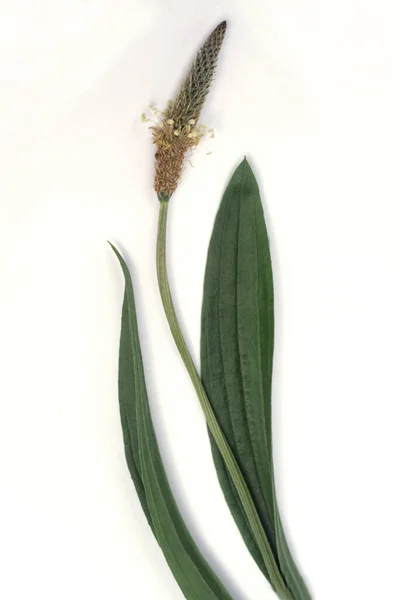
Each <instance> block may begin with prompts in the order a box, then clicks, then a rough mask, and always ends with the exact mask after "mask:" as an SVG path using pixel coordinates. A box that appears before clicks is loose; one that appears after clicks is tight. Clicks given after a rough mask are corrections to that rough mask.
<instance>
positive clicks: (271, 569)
mask: <svg viewBox="0 0 400 600" xmlns="http://www.w3.org/2000/svg"><path fill="white" fill-rule="evenodd" d="M159 200H160V212H159V220H158V233H157V278H158V287H159V290H160V295H161V300H162V304H163V307H164V311H165V315H166V317H167V321H168V324H169V326H170V329H171V333H172V337H173V338H174V340H175V344H176V347H177V349H178V351H179V354H180V355H181V357H182V360H183V362H184V364H185V367H186V369H187V371H188V373H189V376H190V379H191V380H192V383H193V385H194V388H195V390H196V393H197V396H198V398H199V401H200V404H201V407H202V409H203V412H204V415H205V418H206V422H207V425H208V427H209V429H210V432H211V434H212V436H213V438H214V440H215V442H216V444H217V447H218V450H219V451H220V453H221V455H222V457H223V459H224V461H225V464H226V467H227V469H228V472H229V475H230V476H231V478H232V481H233V484H234V486H235V488H236V491H237V493H238V496H239V498H240V501H241V503H242V506H243V510H244V512H245V514H246V517H247V519H248V522H249V525H250V528H251V531H252V533H253V536H254V538H255V541H256V543H257V546H258V548H259V550H260V553H261V555H262V558H263V561H264V564H265V567H266V569H267V572H268V574H269V577H270V580H271V585H272V587H273V589H274V590H275V592H276V594H277V595H278V597H279V598H280V599H281V600H293V596H292V595H291V593H290V591H289V589H288V587H287V585H286V583H285V581H284V579H283V577H282V574H281V572H280V569H279V567H278V565H277V563H276V560H275V557H274V554H273V552H272V550H271V547H270V544H269V541H268V538H267V536H266V533H265V531H264V528H263V526H262V523H261V521H260V517H259V515H258V512H257V509H256V507H255V505H254V502H253V499H252V497H251V494H250V491H249V489H248V487H247V484H246V482H245V480H244V477H243V475H242V472H241V470H240V467H239V465H238V463H237V461H236V458H235V456H234V454H233V453H232V450H231V448H230V446H229V444H228V442H227V440H226V437H225V435H224V433H223V431H222V429H221V427H220V426H219V423H218V421H217V418H216V416H215V414H214V411H213V408H212V406H211V404H210V401H209V399H208V396H207V394H206V391H205V389H204V386H203V384H202V381H201V379H200V376H199V374H198V372H197V369H196V367H195V364H194V362H193V359H192V357H191V355H190V352H189V349H188V347H187V344H186V342H185V339H184V337H183V334H182V331H181V328H180V326H179V322H178V318H177V315H176V312H175V308H174V304H173V300H172V295H171V290H170V286H169V282H168V271H167V258H166V242H167V217H168V205H169V198H166V197H164V198H159Z"/></svg>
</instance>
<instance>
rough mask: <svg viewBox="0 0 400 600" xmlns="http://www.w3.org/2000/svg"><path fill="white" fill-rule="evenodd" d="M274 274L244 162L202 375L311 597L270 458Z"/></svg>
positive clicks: (209, 300) (228, 485) (304, 596)
mask: <svg viewBox="0 0 400 600" xmlns="http://www.w3.org/2000/svg"><path fill="white" fill-rule="evenodd" d="M273 350H274V299H273V279H272V266H271V258H270V250H269V243H268V235H267V230H266V226H265V221H264V214H263V208H262V203H261V199H260V194H259V189H258V185H257V182H256V179H255V177H254V174H253V172H252V170H251V168H250V165H249V163H248V162H247V160H246V159H244V161H243V162H242V163H241V164H240V165H239V167H238V168H237V170H236V171H235V173H234V174H233V176H232V179H231V181H230V183H229V185H228V187H227V189H226V191H225V194H224V196H223V199H222V202H221V206H220V209H219V211H218V214H217V217H216V221H215V225H214V230H213V234H212V237H211V241H210V247H209V252H208V259H207V267H206V274H205V282H204V298H203V310H202V338H201V367H202V378H203V382H204V385H205V387H206V390H207V393H208V396H209V398H210V401H211V403H212V405H213V408H214V411H215V413H216V416H217V419H218V421H219V423H220V425H221V427H222V429H223V431H224V433H225V435H226V437H227V439H228V442H229V444H230V446H231V448H232V450H233V452H234V454H235V457H236V460H237V461H238V463H239V466H240V467H241V470H242V473H243V475H244V477H245V479H246V482H247V484H248V486H249V489H250V492H251V495H252V497H253V500H254V503H255V505H256V507H257V511H258V513H259V516H260V520H261V522H262V524H263V527H264V529H265V532H266V535H267V537H268V539H269V542H270V546H271V548H272V550H273V552H274V555H275V558H276V560H277V562H278V565H279V567H280V570H281V573H282V575H283V577H284V579H285V581H286V583H287V585H288V587H289V589H290V591H291V593H292V595H293V598H294V600H309V598H310V594H309V592H308V590H307V588H306V586H305V584H304V582H303V580H302V578H301V576H300V574H299V572H298V570H297V568H296V566H295V563H294V561H293V559H292V557H291V554H290V551H289V548H288V546H287V543H286V540H285V536H284V533H283V528H282V524H281V520H280V517H279V512H278V508H277V502H276V493H275V485H274V474H273V459H272V431H271V382H272V361H273ZM211 445H212V451H213V456H214V461H215V465H216V469H217V472H218V476H219V480H220V484H221V487H222V489H223V492H224V494H225V497H226V500H227V503H228V505H229V507H230V509H231V512H232V514H233V517H234V518H235V520H236V523H237V526H238V528H239V529H240V531H241V533H242V536H243V539H244V541H245V543H246V544H247V546H248V548H249V550H250V552H251V554H252V555H253V557H254V559H255V560H256V562H257V564H258V565H259V567H260V568H261V570H262V571H263V573H264V574H265V575H266V576H267V573H266V570H265V567H264V565H263V562H262V559H261V555H260V552H259V550H258V548H257V544H256V542H255V540H254V537H253V535H252V533H251V531H250V528H249V526H248V523H247V521H246V519H245V517H244V514H243V510H242V507H241V504H240V502H239V500H238V497H237V494H236V492H235V491H234V488H233V486H232V482H231V480H230V477H229V475H228V473H227V471H226V468H225V466H224V462H223V460H222V458H221V455H220V453H219V451H218V449H217V447H216V445H215V442H214V441H213V440H212V439H211Z"/></svg>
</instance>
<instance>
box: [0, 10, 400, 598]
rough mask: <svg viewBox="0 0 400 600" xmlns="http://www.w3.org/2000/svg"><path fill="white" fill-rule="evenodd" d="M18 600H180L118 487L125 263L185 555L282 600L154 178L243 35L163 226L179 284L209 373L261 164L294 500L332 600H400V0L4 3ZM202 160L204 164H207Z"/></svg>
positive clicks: (283, 450)
mask: <svg viewBox="0 0 400 600" xmlns="http://www.w3.org/2000/svg"><path fill="white" fill-rule="evenodd" d="M0 7H1V8H0V56H1V58H0V61H1V65H0V77H1V94H0V107H1V115H0V168H1V177H0V188H1V190H0V192H1V194H0V197H1V200H0V203H1V204H0V261H1V262H0V277H1V279H0V281H1V293H0V304H1V310H0V320H1V321H0V332H1V333H0V352H1V358H0V360H1V362H0V364H1V378H0V396H1V414H0V478H1V490H0V553H1V555H2V556H1V571H2V576H1V579H0V596H1V597H2V598H4V600H22V599H23V600H25V599H26V598H32V599H36V598H37V599H39V598H40V600H50V599H51V600H53V599H54V598H57V600H67V599H68V600H70V599H71V598H74V599H75V600H89V599H92V598H93V599H96V600H111V599H112V600H128V599H132V598H137V599H140V600H155V599H156V598H157V599H158V598H162V599H163V600H174V599H178V598H181V597H182V595H181V592H180V590H179V589H178V587H177V585H176V584H175V581H174V579H173V577H172V576H171V574H170V572H169V570H168V567H167V565H166V563H165V561H164V558H163V556H162V553H161V551H160V550H159V548H158V546H157V545H156V542H155V541H154V539H153V538H152V535H151V533H150V530H149V529H148V526H147V524H146V522H145V518H144V516H143V514H142V512H141V509H140V506H139V502H138V500H137V498H136V495H135V490H134V488H133V485H132V484H131V481H130V479H129V475H128V472H127V469H126V466H125V460H124V455H123V447H122V440H121V431H120V424H119V415H118V404H117V352H118V338H119V321H120V311H121V301H122V294H123V281H122V277H121V273H120V269H119V266H118V264H117V262H116V260H115V258H114V257H113V256H112V253H111V251H110V249H109V247H108V246H107V243H106V240H107V239H110V240H112V241H113V242H114V243H116V244H117V245H118V247H119V248H120V249H121V250H123V252H124V254H125V256H126V257H127V258H129V264H130V266H131V267H132V272H133V277H134V284H135V288H136V296H137V305H138V316H139V321H140V333H141V339H142V344H143V353H144V359H145V365H146V374H147V380H148V388H149V394H150V399H151V405H152V410H153V415H154V420H155V424H156V429H157V434H158V437H159V441H160V446H161V449H162V454H163V457H164V458H165V462H166V465H167V468H168V473H169V476H170V480H171V484H172V487H173V490H174V492H175V493H176V496H177V499H178V502H179V506H180V508H181V510H182V513H183V514H184V516H185V519H186V521H187V523H188V525H189V528H190V530H191V532H192V533H193V536H194V537H195V539H196V541H197V542H198V544H199V546H200V547H201V549H202V551H203V552H204V554H205V555H206V557H207V558H208V559H209V561H210V562H211V564H212V565H213V567H214V568H215V570H216V571H217V572H218V574H219V575H220V576H221V578H222V579H223V581H224V582H225V584H226V585H227V586H228V588H229V590H230V591H231V593H232V595H233V597H234V598H235V600H260V599H261V598H265V599H266V598H273V594H272V592H271V591H270V588H269V586H268V584H267V583H266V582H265V580H264V579H263V577H262V576H261V575H260V573H259V572H258V570H257V567H256V566H255V565H254V563H253V562H252V560H251V558H250V557H249V555H248V553H247V551H246V549H245V547H244V545H243V543H242V541H241V538H240V535H239V534H238V532H237V530H236V527H235V525H234V523H233V521H232V519H231V517H230V514H229V511H228V509H227V508H226V505H225V503H224V500H223V497H222V494H221V491H220V489H219V486H218V483H217V479H216V475H215V472H214V468H213V463H212V459H211V455H210V450H209V443H208V439H207V434H206V429H205V425H204V421H203V417H202V413H201V410H200V408H199V405H198V402H197V399H196V397H195V394H194V392H193V390H192V388H191V385H190V383H189V381H188V377H187V375H186V373H185V371H184V369H183V367H182V365H181V362H180V360H179V359H178V356H177V353H176V351H175V348H174V346H173V343H172V340H171V337H170V334H169V330H168V328H167V325H166V322H165V319H164V316H163V314H162V310H161V305H160V300H159V297H158V292H157V287H156V277H155V267H154V247H155V233H156V219H157V209H158V206H157V200H156V198H155V196H154V194H153V192H152V172H153V153H154V149H153V147H152V144H151V139H150V134H149V131H148V129H147V127H146V125H142V124H141V123H140V122H139V120H140V119H139V117H140V114H141V113H142V112H143V110H145V108H146V105H148V104H149V103H156V104H157V105H158V106H160V107H161V108H162V107H163V105H164V104H165V103H166V102H167V100H168V99H169V98H170V97H171V96H172V95H173V93H174V91H175V90H176V88H177V86H178V84H179V80H180V78H181V76H182V74H183V72H184V70H185V68H186V67H187V65H188V64H189V62H190V60H191V58H192V57H193V54H194V52H195V50H196V49H197V48H198V46H199V45H200V43H201V42H202V41H203V40H204V37H205V35H206V34H207V33H208V32H209V31H210V30H211V29H212V27H213V26H214V25H216V24H217V23H218V22H219V21H220V20H221V19H223V18H227V19H228V21H229V31H228V35H227V38H226V43H225V45H224V49H223V52H222V55H221V60H220V64H219V70H218V78H217V81H216V83H215V85H214V87H213V90H212V93H211V94H210V97H209V99H208V102H207V106H206V108H205V110H204V114H203V122H205V123H206V124H207V125H210V126H213V127H215V129H216V138H215V139H214V140H208V141H206V142H204V143H202V144H201V145H200V146H199V148H198V149H197V150H196V153H195V155H194V156H193V160H192V163H193V167H194V168H191V167H190V165H188V167H187V168H186V170H185V173H184V177H183V182H182V185H181V187H180V189H179V192H177V193H176V196H175V197H174V198H173V201H172V204H171V221H170V225H171V227H170V241H171V244H170V270H171V277H172V282H173V292H174V296H175V298H176V302H177V307H178V310H179V315H180V318H181V321H182V323H183V326H184V329H185V331H186V334H187V336H188V339H189V341H190V347H191V349H192V350H193V353H194V356H195V357H196V361H197V362H198V358H199V331H200V324H199V320H200V308H201V295H202V279H203V273H204V266H205V258H206V251H207V245H208V240H209V236H210V232H211V228H212V225H213V220H214V217H215V214H216V210H217V207H218V203H219V200H220V197H221V194H222V191H223V189H224V186H225V185H226V182H227V180H228V178H229V176H230V174H231V172H232V169H233V168H234V166H235V165H236V164H238V162H239V161H240V160H241V159H242V157H243V155H244V154H246V155H247V157H248V159H249V160H250V161H251V164H252V166H253V168H254V170H255V172H256V173H257V176H258V178H259V183H260V186H261V190H262V194H263V200H264V203H265V208H266V217H267V224H268V228H269V232H270V237H271V245H272V253H273V261H274V271H275V280H276V303H277V306H276V313H277V349H276V369H275V388H274V430H275V455H276V457H275V458H276V465H277V473H278V488H279V498H280V502H281V506H282V512H283V516H284V521H285V523H286V525H287V531H288V533H289V537H290V540H291V544H292V547H293V550H294V552H295V554H296V556H297V558H298V561H299V564H300V565H301V567H302V571H303V572H304V574H305V576H306V578H307V580H308V581H309V584H310V587H311V590H312V592H313V595H314V597H315V598H317V599H318V600H337V599H338V598H340V599H341V600H368V599H371V600H372V599H374V600H375V599H377V598H379V599H380V600H381V599H386V598H388V599H392V598H400V591H399V587H398V576H397V572H398V556H399V549H398V547H399V539H400V537H399V536H400V523H399V509H398V507H399V505H400V493H399V489H398V478H399V475H398V474H399V467H398V460H399V454H400V453H399V450H400V442H399V434H398V432H399V420H400V383H399V358H400V357H399V340H400V317H399V306H400V288H399V280H400V276H399V261H400V236H399V229H400V208H399V202H400V182H399V180H400V174H399V151H400V119H399V106H400V68H399V67H400V45H399V38H398V32H399V26H400V12H399V8H398V3H397V2H395V1H394V0H393V2H391V1H390V0H384V1H380V2H378V0H375V1H373V0H336V1H335V2H329V1H328V0H325V1H324V0H303V1H302V2H298V1H297V0H279V1H276V0H246V1H245V0H236V1H234V0H221V1H215V0H207V1H206V0H146V1H144V0H86V1H85V0H69V1H67V0H48V1H45V0H36V2H30V1H29V2H28V1H19V2H18V1H17V0H12V1H11V0H1V2H0ZM208 152H212V154H211V155H208V154H207V153H208Z"/></svg>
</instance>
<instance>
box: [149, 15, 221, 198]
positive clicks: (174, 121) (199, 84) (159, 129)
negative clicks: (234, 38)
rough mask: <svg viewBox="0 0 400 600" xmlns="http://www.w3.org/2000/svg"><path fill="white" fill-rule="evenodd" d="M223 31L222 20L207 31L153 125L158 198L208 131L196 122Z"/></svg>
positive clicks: (168, 191) (170, 188) (169, 187)
mask: <svg viewBox="0 0 400 600" xmlns="http://www.w3.org/2000/svg"><path fill="white" fill-rule="evenodd" d="M225 31H226V21H223V22H222V23H220V24H219V25H218V27H216V28H215V29H214V31H213V32H212V33H211V34H210V35H209V37H208V38H207V40H206V42H205V43H204V45H203V46H202V48H201V49H200V50H199V52H198V53H197V56H196V59H195V61H194V62H193V64H192V66H191V68H190V70H189V73H188V75H187V76H186V79H185V80H184V82H183V84H182V86H181V88H180V90H179V93H178V95H177V97H176V98H175V100H174V101H170V102H169V103H168V106H167V108H166V110H165V111H164V112H163V113H162V114H163V119H162V121H161V122H160V123H159V124H158V125H157V126H156V127H153V128H152V129H153V141H154V144H155V145H156V146H157V151H156V167H155V178H154V188H155V190H156V192H157V194H158V197H159V198H160V199H169V198H170V197H171V195H172V194H173V192H174V191H175V190H176V188H177V186H178V183H179V180H180V177H181V175H182V170H183V164H184V159H185V154H186V152H187V151H188V150H190V149H191V148H194V147H195V146H197V144H198V143H199V141H200V139H201V138H202V137H203V136H204V134H205V133H207V128H204V126H201V127H198V126H197V122H198V119H199V117H200V112H201V109H202V108H203V105H204V102H205V100H206V97H207V94H208V91H209V89H210V86H211V83H212V81H213V77H214V73H215V69H216V66H217V60H218V55H219V51H220V50H221V46H222V42H223V40H224V37H225Z"/></svg>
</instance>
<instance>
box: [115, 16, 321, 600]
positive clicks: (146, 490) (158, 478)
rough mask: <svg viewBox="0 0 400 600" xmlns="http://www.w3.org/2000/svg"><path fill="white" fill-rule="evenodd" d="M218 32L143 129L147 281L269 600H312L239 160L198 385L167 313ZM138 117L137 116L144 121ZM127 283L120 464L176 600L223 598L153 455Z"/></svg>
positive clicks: (268, 273) (266, 273)
mask: <svg viewBox="0 0 400 600" xmlns="http://www.w3.org/2000/svg"><path fill="white" fill-rule="evenodd" d="M225 32H226V22H225V21H224V22H222V23H220V24H219V25H218V26H217V27H216V28H215V29H214V31H213V32H212V33H211V34H210V36H209V37H208V38H207V40H206V42H205V43H204V45H203V46H202V48H201V49H200V51H199V52H198V54H197V56H196V58H195V60H194V62H193V64H192V66H191V68H190V70H189V73H188V74H187V76H186V78H185V79H184V81H183V83H182V85H181V87H180V90H179V92H178V95H177V97H176V98H175V100H173V101H172V102H169V103H168V106H167V108H166V109H165V111H163V112H162V113H161V119H160V120H159V121H158V122H157V123H155V124H154V125H153V126H152V127H151V129H152V131H153V141H154V143H155V145H156V154H155V158H156V161H155V180H154V188H155V191H156V194H157V197H158V200H159V222H158V232H157V249H156V256H157V278H158V284H159V290H160V295H161V300H162V304H163V307H164V311H165V315H166V317H167V320H168V323H169V326H170V329H171V332H172V336H173V339H174V340H175V343H176V346H177V348H178V351H179V353H180V355H181V357H182V360H183V362H184V365H185V367H186V369H187V371H188V374H189V376H190V378H191V380H192V382H193V385H194V388H195V390H196V393H197V396H198V398H199V401H200V404H201V407H202V409H203V412H204V415H205V418H206V422H207V426H208V429H209V432H210V438H211V445H212V451H213V457H214V462H215V466H216V470H217V473H218V477H219V481H220V484H221V487H222V490H223V492H224V495H225V498H226V500H227V503H228V506H229V508H230V510H231V512H232V515H233V517H234V519H235V521H236V523H237V526H238V528H239V530H240V532H241V534H242V536H243V539H244V541H245V543H246V545H247V547H248V549H249V551H250V552H251V554H252V556H253V557H254V559H255V561H256V562H257V564H258V566H259V567H260V569H261V571H262V572H263V573H264V575H265V577H266V578H267V579H268V581H269V582H270V584H271V586H272V588H273V589H274V591H275V592H276V594H277V596H278V597H279V598H281V599H285V600H308V599H310V598H311V596H310V594H309V592H308V590H307V588H306V586H305V584H304V582H303V579H302V577H301V576H300V574H299V571H298V570H297V567H296V565H295V563H294V560H293V558H292V557H291V554H290V551H289V548H288V545H287V543H286V540H285V536H284V532H283V527H282V523H281V519H280V516H279V511H278V507H277V499H276V492H275V484H274V470H273V460H272V430H271V381H272V360H273V346H274V304H273V282H272V268H271V259H270V253H269V245H268V236H267V231H266V227H265V221H264V216H263V209H262V204H261V199H260V194H259V190H258V186H257V182H256V180H255V177H254V175H253V173H252V171H251V168H250V165H249V163H248V162H247V160H246V159H245V160H244V161H243V162H242V163H241V165H240V166H239V167H238V169H237V170H236V171H235V173H234V175H233V177H232V179H231V181H230V183H229V185H228V187H227V189H226V192H225V194H224V197H223V199H222V203H221V206H220V209H219V212H218V215H217V219H216V221H215V226H214V231H213V234H212V238H211V242H210V247H209V253H208V259H207V269H206V275H205V283H204V298H203V310H202V332H201V377H200V375H199V373H198V371H197V369H196V367H195V364H194V362H193V359H192V357H191V355H190V352H189V350H188V347H187V344H186V341H185V339H184V337H183V334H182V331H181V328H180V325H179V321H178V318H177V314H176V311H175V309H174V304H173V299H172V296H171V290H170V286H169V282H168V271H167V257H166V254H167V250H166V247H167V217H168V207H169V202H170V199H171V196H172V195H173V194H174V192H175V191H176V189H177V187H178V184H179V181H180V179H181V176H182V171H183V168H184V164H185V159H186V157H187V153H188V151H190V150H193V149H194V148H195V147H196V146H197V144H198V143H199V141H200V140H201V138H202V137H203V136H204V135H205V134H206V133H207V131H208V130H207V128H205V127H204V126H201V125H199V117H200V113H201V109H202V107H203V105H204V102H205V99H206V96H207V93H208V91H209V89H210V86H211V83H212V80H213V77H214V74H215V70H216V65H217V60H218V55H219V52H220V49H221V46H222V43H223V40H224V37H225ZM144 120H146V119H144ZM114 251H115V252H116V254H117V257H118V259H119V261H120V264H121V267H122V269H123V273H124V276H125V282H126V290H125V299H124V305H123V311H122V325H121V344H120V363H119V401H120V411H121V422H122V429H123V434H124V441H125V450H126V458H127V462H128V466H129V469H130V472H131V475H132V479H133V481H134V483H135V486H136V489H137V493H138V495H139V498H140V500H141V503H142V507H143V510H144V512H145V514H146V516H147V519H148V522H149V524H150V527H151V528H152V530H153V533H154V535H155V536H156V538H157V540H158V542H159V544H160V546H161V548H162V550H163V552H164V554H165V557H166V559H167V561H168V564H169V565H170V567H171V569H172V571H173V573H174V576H175V578H176V579H177V582H178V584H179V585H180V587H181V589H182V591H183V593H184V595H185V597H186V598H189V599H194V598H196V599H197V598H198V599H200V598H202V599H203V598H210V599H214V598H218V599H223V600H224V599H226V598H230V596H229V594H228V592H227V591H226V589H225V588H224V587H223V585H222V584H221V582H220V581H219V580H218V578H217V577H216V575H215V574H214V573H213V572H212V570H211V568H210V567H209V565H207V563H206V562H205V560H204V558H203V557H202V556H201V554H200V552H199V551H198V549H197V548H196V546H195V544H194V542H193V540H192V539H191V537H190V535H189V534H188V532H187V530H186V527H185V525H184V523H183V520H182V518H181V516H180V514H179V511H178V509H177V506H176V504H175V501H174V499H173V496H172V493H171V490H170V488H169V485H168V479H167V476H166V473H165V471H164V468H163V465H162V460H161V457H160V454H159V451H158V446H157V441H156V438H155V434H154V429H153V426H152V422H151V415H150V410H149V406H148V400H147V395H146V388H145V382H144V375H143V366H142V359H141V355H140V346H139V338H138V332H137V323H136V315H135V307H134V299H133V289H132V283H131V279H130V276H129V271H128V268H127V266H126V264H125V262H124V261H123V259H122V257H121V255H120V254H119V253H118V251H117V250H116V249H115V248H114Z"/></svg>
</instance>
